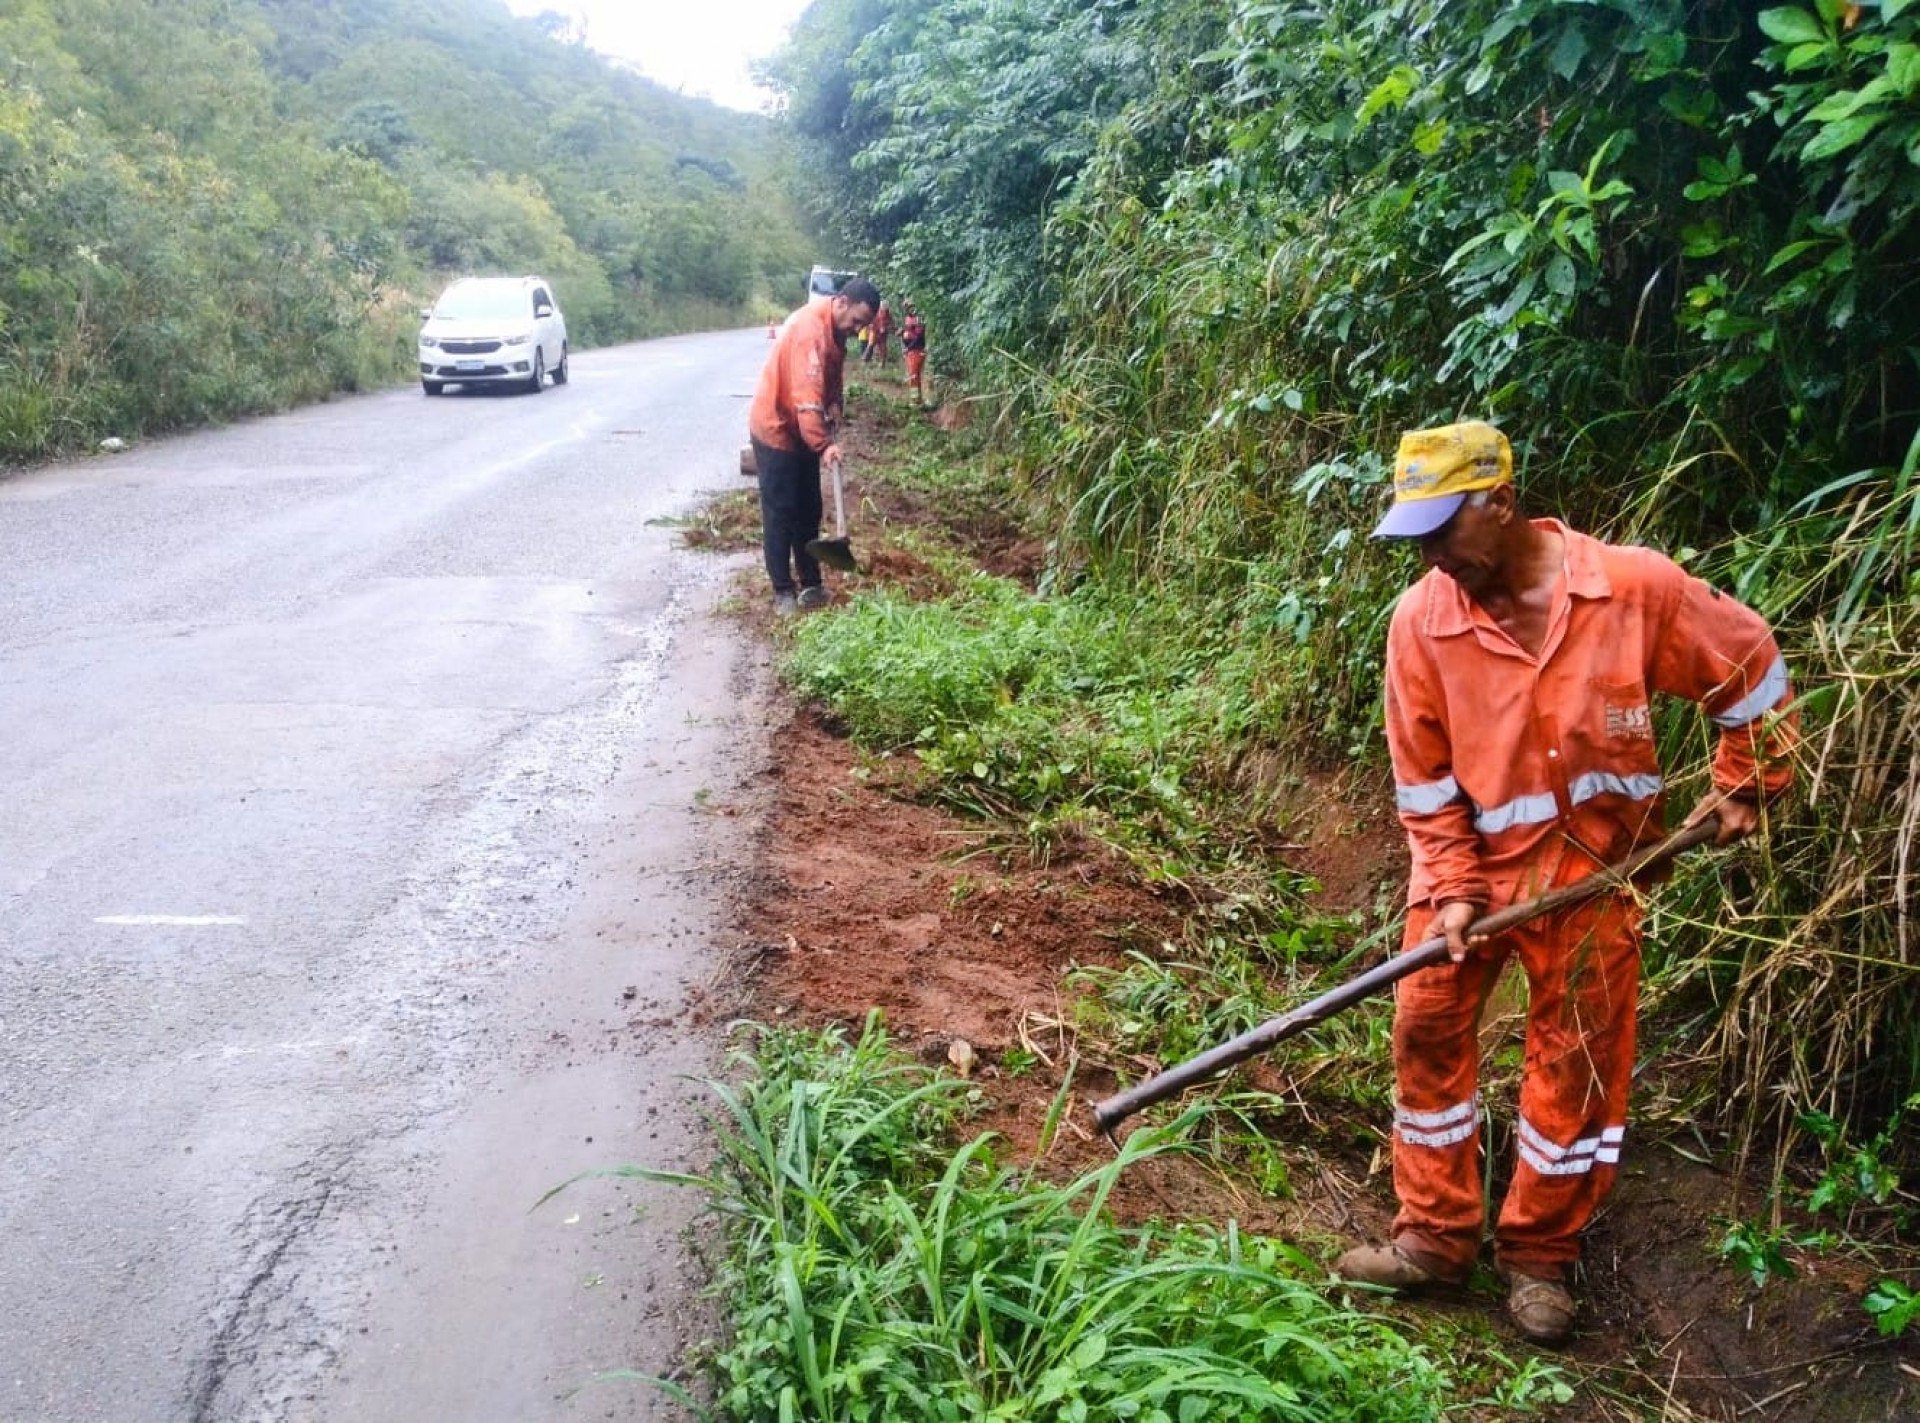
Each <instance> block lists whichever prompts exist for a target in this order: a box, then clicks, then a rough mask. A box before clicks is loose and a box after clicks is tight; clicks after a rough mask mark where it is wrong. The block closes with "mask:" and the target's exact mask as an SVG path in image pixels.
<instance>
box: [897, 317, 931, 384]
mask: <svg viewBox="0 0 1920 1423" xmlns="http://www.w3.org/2000/svg"><path fill="white" fill-rule="evenodd" d="M903 309H904V310H905V312H906V315H905V317H904V318H903V319H902V320H901V323H900V349H901V350H902V351H903V352H905V353H906V358H907V386H908V388H909V389H911V390H912V391H913V398H914V400H915V401H916V402H917V403H919V404H922V405H924V404H925V403H926V392H925V391H924V390H923V389H922V388H921V374H922V372H924V371H925V370H926V367H927V323H926V322H925V321H923V320H921V319H920V313H919V312H918V311H917V310H915V308H914V305H913V303H912V302H907V303H905V305H904V308H903Z"/></svg>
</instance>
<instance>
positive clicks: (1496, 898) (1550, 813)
mask: <svg viewBox="0 0 1920 1423" xmlns="http://www.w3.org/2000/svg"><path fill="white" fill-rule="evenodd" d="M1374 537H1375V538H1401V539H1412V540H1415V541H1417V543H1418V545H1419V550H1420V557H1421V561H1422V562H1423V563H1425V564H1426V566H1427V570H1428V571H1427V574H1426V576H1425V577H1423V578H1422V579H1421V580H1420V581H1419V582H1418V583H1416V584H1415V585H1414V586H1413V587H1412V588H1411V589H1409V590H1408V592H1407V593H1406V594H1405V595H1403V596H1402V598H1401V600H1400V603H1399V605H1398V606H1397V607H1396V608H1395V610H1394V614H1393V620H1392V623H1391V625H1390V628H1389V631H1388V634H1387V669H1386V683H1387V689H1386V728H1387V744H1388V748H1389V750H1390V752H1391V754H1392V760H1393V774H1394V782H1395V799H1396V802H1397V804H1398V808H1399V814H1400V820H1401V823H1402V824H1403V825H1404V826H1405V827H1406V831H1407V840H1408V844H1409V847H1410V849H1411V851H1412V876H1411V882H1410V884H1409V886H1408V896H1407V897H1408V904H1409V910H1408V915H1407V924H1406V943H1407V944H1408V945H1413V944H1416V943H1418V942H1420V941H1421V940H1423V939H1425V938H1427V937H1428V936H1429V935H1436V936H1437V935H1444V936H1445V938H1446V941H1447V954H1448V961H1447V962H1445V963H1441V964H1438V965H1436V966H1434V967H1431V968H1426V969H1423V970H1421V971H1419V972H1417V973H1414V974H1411V975H1410V976H1408V977H1406V978H1404V979H1402V980H1401V981H1400V983H1399V984H1398V985H1397V987H1396V989H1395V1006H1394V1027H1393V1063H1394V1088H1395V1092H1394V1095H1395V1111H1394V1131H1393V1176H1394V1190H1395V1193H1396V1194H1397V1195H1398V1197H1399V1200H1400V1210H1399V1214H1398V1215H1397V1216H1396V1217H1395V1219H1394V1222H1393V1232H1392V1240H1391V1242H1390V1243H1388V1244H1386V1245H1364V1246H1358V1247H1356V1248H1354V1249H1352V1250H1349V1251H1348V1252H1347V1253H1346V1254H1345V1255H1343V1256H1341V1257H1340V1260H1339V1261H1338V1262H1337V1264H1336V1265H1335V1266H1334V1269H1335V1272H1336V1273H1337V1274H1339V1275H1340V1276H1341V1277H1343V1278H1345V1279H1348V1280H1355V1281H1360V1282H1364V1283H1368V1284H1377V1285H1385V1286H1389V1287H1392V1288H1397V1289H1413V1288H1418V1287H1421V1286H1425V1285H1432V1284H1445V1283H1454V1282H1458V1281H1462V1280H1464V1279H1465V1278H1466V1277H1467V1275H1468V1273H1469V1272H1470V1271H1471V1269H1472V1267H1473V1264H1474V1261H1475V1259H1476V1257H1477V1256H1478V1254H1479V1249H1480V1240H1481V1234H1482V1231H1483V1228H1484V1222H1483V1213H1482V1202H1481V1185H1480V1172H1479V1155H1480V1142H1479V1130H1480V1128H1479V1122H1480V1102H1479V1096H1478V1092H1477V1090H1476V1085H1477V1080H1478V1065H1479V1062H1478V1060H1479V1042H1478V1034H1477V1029H1478V1023H1479V1016H1480V1011H1481V1008H1482V1006H1483V1005H1484V1004H1485V1002H1486V999H1487V995H1488V994H1489V992H1490V991H1491V990H1492V988H1493V985H1494V982H1495V980H1496V979H1497V978H1498V977H1499V974H1500V970H1501V968H1502V967H1503V966H1504V965H1505V963H1506V961H1507V960H1508V959H1509V958H1510V957H1512V956H1514V955H1518V956H1519V959H1520V963H1521V966H1522V967H1523V968H1524V969H1525V971H1526V976H1527V986H1528V1008H1527V1038H1526V1054H1525V1059H1524V1064H1523V1067H1522V1075H1521V1082H1520V1103H1519V1121H1518V1123H1517V1130H1516V1136H1517V1148H1518V1158H1519V1159H1518V1161H1517V1162H1516V1163H1515V1166H1514V1172H1513V1179H1512V1182H1511V1184H1510V1185H1509V1187H1508V1190H1507V1195H1506V1199H1505V1201H1504V1203H1503V1204H1502V1206H1501V1208H1500V1212H1499V1218H1498V1220H1497V1222H1496V1224H1495V1227H1494V1259H1495V1265H1496V1267H1497V1268H1498V1270H1499V1271H1500V1273H1501V1274H1502V1275H1503V1276H1504V1277H1505V1278H1506V1280H1507V1282H1508V1286H1509V1296H1508V1307H1509V1309H1510V1310H1511V1312H1512V1315H1513V1318H1514V1322H1515V1324H1516V1325H1517V1326H1518V1327H1519V1329H1520V1332H1521V1333H1522V1334H1524V1335H1526V1337H1527V1338H1529V1339H1531V1340H1534V1341H1535V1342H1538V1343H1547V1344H1554V1343H1559V1342H1561V1341H1562V1340H1564V1339H1566V1338H1567V1336H1568V1335H1569V1334H1570V1333H1572V1330H1573V1319H1574V1302H1573V1296H1572V1294H1571V1293H1570V1291H1569V1289H1568V1281H1569V1276H1570V1273H1571V1271H1572V1268H1573V1266H1574V1264H1575V1263H1576V1261H1577V1260H1578V1258H1579V1253H1580V1245H1579V1237H1580V1232H1581V1231H1582V1230H1583V1229H1584V1228H1585V1227H1586V1225H1587V1223H1588V1222H1589V1221H1590V1220H1591V1219H1592V1218H1593V1214H1594V1212H1595V1210H1596V1209H1597V1208H1598V1207H1599V1205H1600V1203H1601V1201H1602V1200H1603V1199H1604V1198H1605V1196H1606V1194H1607V1192H1608V1190H1609V1189H1610V1188H1611V1187H1612V1185H1613V1180H1614V1175H1615V1172H1616V1169H1617V1163H1618V1161H1619V1159H1620V1151H1621V1143H1622V1140H1623V1138H1624V1136H1625V1132H1626V1112H1627V1088H1628V1082H1629V1079H1630V1077H1631V1075H1632V1070H1633V1054H1634V1010H1635V1003H1636V994H1637V990H1638V976H1639V960H1640V909H1639V905H1638V903H1637V902H1636V900H1635V898H1634V897H1633V895H1632V894H1631V893H1626V892H1613V893H1605V894H1601V895H1599V896H1597V897H1595V898H1593V899H1590V900H1588V901H1586V902H1585V903H1584V904H1581V905H1578V906H1576V907H1573V908H1570V909H1565V910H1562V911H1559V912H1556V913H1553V914H1549V915H1547V916H1544V917H1542V918H1540V919H1537V920H1534V921H1532V922H1530V923H1527V924H1525V925H1522V926H1520V927H1517V928H1513V929H1510V930H1508V931H1507V932H1505V933H1503V934H1500V935H1499V936H1497V937H1494V938H1491V939H1489V938H1485V937H1475V938H1474V939H1472V940H1469V939H1467V938H1466V937H1465V932H1464V931H1465V930H1466V928H1467V926H1468V925H1469V924H1471V923H1472V922H1473V921H1474V920H1476V919H1477V918H1479V917H1480V916H1481V915H1483V914H1484V913H1486V912H1487V911H1488V910H1497V909H1500V908H1502V907H1504V906H1506V905H1508V904H1512V903H1514V902H1516V901H1518V900H1521V899H1525V898H1528V897H1530V896H1533V895H1536V894H1539V893H1541V892H1543V891H1546V890H1550V889H1553V888H1556V887H1558V886H1561V885H1565V884H1570V883H1573V882H1574V881H1577V880H1580V879H1582V878H1584V877H1586V876H1588V875H1590V874H1593V873H1594V872H1596V871H1597V870H1599V869H1601V868H1602V867H1604V866H1606V865H1608V864H1610V863H1612V862H1614V861H1617V860H1620V859H1622V858H1623V857H1624V856H1625V855H1626V854H1628V853H1629V852H1630V851H1632V850H1634V849H1635V848H1637V847H1639V846H1640V845H1642V844H1645V843H1647V842H1648V841H1651V840H1654V839H1657V838H1658V837H1659V835H1660V833H1661V819H1662V801H1663V794H1662V792H1663V787H1664V782H1663V780H1662V776H1661V771H1660V766H1659V763H1658V760H1657V759H1656V756H1655V750H1654V741H1653V723H1652V721H1651V719H1650V716H1649V711H1650V707H1649V702H1650V699H1651V696H1652V694H1653V693H1655V692H1661V693H1666V694H1668V695H1672V696H1681V697H1686V698H1688V699H1689V700H1692V701H1695V702H1697V703H1699V704H1700V706H1701V707H1702V708H1703V709H1704V710H1705V712H1706V713H1707V715H1708V716H1709V717H1710V718H1711V719H1712V720H1713V722H1714V723H1715V724H1716V725H1717V726H1718V727H1719V744H1718V750H1717V753H1716V755H1715V757H1714V763H1713V789H1712V791H1711V792H1710V793H1709V794H1708V795H1706V796H1705V797H1704V798H1703V799H1702V800H1701V801H1700V803H1699V804H1698V805H1697V806H1695V807H1694V809H1693V810H1692V812H1691V813H1690V814H1689V815H1688V817H1687V820H1688V822H1689V823H1692V822H1694V821H1697V820H1700V819H1703V818H1704V817H1706V816H1708V815H1714V816H1717V817H1718V820H1719V830H1718V833H1717V835H1716V837H1715V840H1716V843H1718V844H1721V845H1726V844H1730V843H1732V842H1733V841H1735V840H1737V839H1739V838H1741V837H1742V836H1744V835H1747V834H1748V833H1750V832H1751V831H1752V830H1753V829H1754V828H1755V827H1756V826H1757V825H1758V824H1759V822H1760V815H1761V807H1762V806H1763V805H1764V804H1765V803H1766V802H1767V801H1768V800H1770V799H1772V798H1773V797H1775V796H1777V795H1779V794H1780V793H1781V792H1782V791H1784V790H1785V789H1786V788H1787V786H1788V784H1789V783H1790V781H1791V780H1792V769H1791V767H1790V766H1789V765H1788V763H1787V762H1786V760H1785V759H1784V758H1785V755H1786V753H1787V752H1788V750H1789V749H1790V747H1791V738H1792V732H1793V727H1792V723H1791V720H1790V718H1786V717H1780V716H1774V715H1770V714H1772V713H1779V712H1781V711H1782V710H1783V709H1784V708H1785V707H1786V706H1787V704H1788V702H1789V699H1790V696H1791V689H1790V687H1789V685H1788V680H1787V670H1786V665H1785V663H1784V662H1783V661H1782V660H1781V657H1780V652H1779V649H1778V648H1777V647H1776V645H1775V643H1774V639H1773V634H1772V633H1771V632H1770V631H1769V630H1768V628H1767V625H1766V623H1765V622H1764V621H1762V619H1761V618H1760V616H1759V615H1758V614H1757V613H1755V612H1753V611H1752V610H1751V609H1749V608H1747V607H1744V606H1743V605H1741V604H1740V603H1738V602H1735V601H1734V600H1733V599H1731V598H1728V597H1725V596H1723V595H1722V594H1720V593H1718V592H1716V591H1715V590H1714V589H1712V588H1711V587H1709V586H1708V585H1707V584H1706V583H1703V582H1702V581H1700V580H1699V579H1697V578H1694V577H1692V576H1691V575H1689V574H1688V573H1686V572H1685V571H1684V570H1683V569H1681V568H1680V567H1679V566H1678V565H1677V564H1675V563H1674V562H1673V561H1672V560H1670V559H1668V558H1666V557H1664V556H1663V555H1661V554H1658V553H1655V552H1653V551H1651V550H1649V549H1644V548H1633V547H1627V546H1623V545H1616V544H1607V543H1602V542H1601V541H1599V540H1598V539H1594V538H1590V537H1588V536H1586V535H1584V534H1579V533H1575V532H1574V531H1573V530H1572V529H1570V528H1568V527H1567V526H1566V525H1565V524H1563V523H1561V522H1559V521H1558V520H1555V519H1528V518H1527V517H1526V516H1525V515H1523V514H1522V512H1521V510H1520V507H1519V504H1518V501H1517V498H1516V495H1515V492H1514V486H1513V456H1512V452H1511V450H1510V448H1509V446H1508V443H1507V439H1506V437H1505V436H1504V435H1502V434H1501V433H1500V432H1499V431H1498V430H1496V429H1494V427H1493V426H1491V425H1487V424H1484V423H1481V422H1478V421H1472V422H1468V423H1465V424H1459V425H1449V426H1445V427H1443V428H1441V429H1436V430H1417V431H1414V432H1412V433H1410V434H1408V435H1406V436H1405V437H1404V438H1403V439H1402V440H1401V442H1400V449H1399V454H1398V457H1397V459H1396V461H1395V468H1394V501H1393V506H1392V508H1391V509H1389V510H1388V512H1387V515H1386V517H1385V518H1384V519H1382V520H1381V522H1380V524H1379V527H1377V528H1376V529H1375V530H1374Z"/></svg>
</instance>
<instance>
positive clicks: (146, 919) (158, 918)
mask: <svg viewBox="0 0 1920 1423" xmlns="http://www.w3.org/2000/svg"><path fill="white" fill-rule="evenodd" d="M93 922H94V923H96V924H244V923H246V922H247V921H246V920H245V919H244V918H242V917H241V916H240V915H238V914H102V915H101V916H100V917H99V918H97V919H95V920H94V921H93Z"/></svg>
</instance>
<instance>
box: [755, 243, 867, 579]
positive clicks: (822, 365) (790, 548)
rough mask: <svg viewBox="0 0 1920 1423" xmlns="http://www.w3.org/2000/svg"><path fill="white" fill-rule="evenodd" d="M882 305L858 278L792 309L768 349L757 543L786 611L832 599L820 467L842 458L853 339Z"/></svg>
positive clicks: (758, 410) (759, 420)
mask: <svg viewBox="0 0 1920 1423" xmlns="http://www.w3.org/2000/svg"><path fill="white" fill-rule="evenodd" d="M879 305H880V293H879V292H878V291H877V290H876V289H875V288H874V285H873V283H872V282H870V281H868V280H867V279H866V278H865V277H855V278H854V279H853V280H851V281H849V282H848V283H847V284H846V285H845V286H843V287H842V288H841V289H840V290H839V292H838V293H837V294H835V295H834V296H832V297H830V298H826V299H822V300H814V301H810V302H809V303H808V304H807V305H805V306H803V307H801V308H800V309H799V310H798V311H796V312H794V313H793V315H791V316H789V317H788V318H787V321H786V325H785V326H783V327H781V328H780V331H779V333H778V336H777V337H776V339H775V341H774V343H773V349H772V350H771V351H769V352H768V353H767V364H766V367H765V369H763V370H762V371H761V373H760V386H759V389H758V390H756V391H755V392H754V397H753V405H752V407H751V409H750V410H749V412H748V414H747V433H748V435H749V436H750V437H751V439H752V441H753V457H754V464H755V467H756V469H757V470H758V473H759V479H760V542H761V547H762V550H763V552H764V553H765V555H766V564H767V577H768V579H769V580H770V581H771V582H772V584H773V606H774V611H775V612H776V613H778V614H781V615H783V616H784V615H785V614H788V613H791V612H793V611H794V610H795V609H796V608H818V607H824V606H825V605H826V602H827V590H826V589H825V588H823V587H821V586H820V565H819V564H818V563H817V562H816V561H815V560H814V559H813V558H812V557H811V556H809V555H808V553H807V542H808V541H809V540H810V539H817V538H819V537H820V471H821V469H822V468H823V467H824V468H825V469H827V470H829V471H831V470H832V469H833V468H834V466H836V465H837V464H839V463H840V446H839V444H838V430H839V425H840V418H841V414H842V394H841V370H842V367H843V366H844V365H845V364H846V358H847V341H848V338H850V337H851V336H852V335H853V333H854V332H856V331H858V330H859V329H860V328H861V327H862V326H864V325H866V324H867V322H869V321H871V320H872V319H873V313H874V309H875V308H876V307H878V306H879Z"/></svg>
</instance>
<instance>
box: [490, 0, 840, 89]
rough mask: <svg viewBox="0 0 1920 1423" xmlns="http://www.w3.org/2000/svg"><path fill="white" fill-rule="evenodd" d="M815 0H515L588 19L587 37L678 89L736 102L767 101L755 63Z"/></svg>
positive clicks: (521, 5) (511, 3)
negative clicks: (752, 70)
mask: <svg viewBox="0 0 1920 1423" xmlns="http://www.w3.org/2000/svg"><path fill="white" fill-rule="evenodd" d="M808 3H809V0H507V8H508V9H509V10H512V11H513V12H514V14H516V15H537V14H539V13H540V12H541V11H543V10H552V11H555V12H557V13H559V14H562V15H567V16H569V17H571V18H573V19H575V20H580V21H584V22H585V24H586V31H587V43H588V45H589V46H591V47H592V48H594V49H597V50H599V51H600V52H601V53H602V54H605V55H609V56H611V57H612V58H615V59H624V60H627V61H629V62H630V63H632V64H634V65H635V66H637V67H638V68H639V69H640V71H641V72H642V73H644V74H645V75H646V76H647V77H648V78H649V79H656V80H658V81H659V82H660V83H662V84H665V85H666V86H667V87H668V88H671V89H680V90H683V91H685V92H686V93H688V94H701V95H705V96H706V97H707V98H709V99H712V100H713V101H714V102H715V103H718V104H725V105H727V106H728V107H729V108H734V109H746V110H748V111H758V110H759V109H760V108H761V107H762V106H763V105H764V104H765V103H766V101H767V98H768V95H767V94H766V92H765V91H763V90H760V89H756V88H754V85H753V79H752V77H751V75H749V74H748V72H747V67H748V65H749V64H750V63H751V62H752V61H753V60H756V59H761V58H764V57H765V56H766V55H768V54H770V53H772V52H773V51H774V50H776V49H778V48H780V46H781V45H782V44H783V43H784V42H785V41H786V37H787V29H788V27H789V26H791V25H792V24H793V22H794V21H795V20H796V19H798V18H799V15H800V12H801V11H802V10H805V9H806V8H807V5H808Z"/></svg>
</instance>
